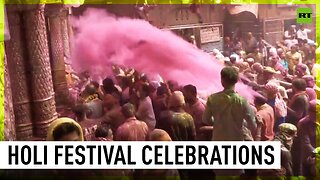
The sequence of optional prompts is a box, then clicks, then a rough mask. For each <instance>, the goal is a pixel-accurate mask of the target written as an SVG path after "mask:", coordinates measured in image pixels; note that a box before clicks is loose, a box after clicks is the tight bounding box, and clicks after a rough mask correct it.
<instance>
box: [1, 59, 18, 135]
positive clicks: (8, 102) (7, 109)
mask: <svg viewBox="0 0 320 180" xmlns="http://www.w3.org/2000/svg"><path fill="white" fill-rule="evenodd" d="M4 139H5V140H6V141H14V140H16V128H15V122H14V112H13V104H12V92H11V83H10V77H9V72H8V66H7V58H6V56H5V55H4Z"/></svg>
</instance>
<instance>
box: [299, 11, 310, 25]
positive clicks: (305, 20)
mask: <svg viewBox="0 0 320 180" xmlns="http://www.w3.org/2000/svg"><path fill="white" fill-rule="evenodd" d="M297 23H299V24H311V23H312V9H311V8H298V9H297Z"/></svg>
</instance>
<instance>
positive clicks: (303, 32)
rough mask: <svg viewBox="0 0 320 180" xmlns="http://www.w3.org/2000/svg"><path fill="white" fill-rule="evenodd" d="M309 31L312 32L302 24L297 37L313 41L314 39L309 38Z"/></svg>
mask: <svg viewBox="0 0 320 180" xmlns="http://www.w3.org/2000/svg"><path fill="white" fill-rule="evenodd" d="M308 33H311V30H310V29H306V28H304V26H303V25H300V28H299V30H298V31H297V38H298V39H300V40H307V42H308V43H312V42H313V41H312V40H310V39H309V38H308Z"/></svg>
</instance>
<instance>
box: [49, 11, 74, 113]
mask: <svg viewBox="0 0 320 180" xmlns="http://www.w3.org/2000/svg"><path fill="white" fill-rule="evenodd" d="M63 10H65V9H64V7H63V5H47V6H46V15H47V17H48V18H47V20H48V31H49V33H48V34H49V42H50V43H49V44H50V55H51V70H52V81H53V88H54V91H55V100H56V107H57V111H58V112H61V110H64V109H66V106H67V105H68V104H69V101H68V97H69V91H68V84H67V79H66V71H65V62H64V39H63V33H62V28H63V26H62V25H63V23H62V22H63V21H64V18H65V17H66V16H63Z"/></svg>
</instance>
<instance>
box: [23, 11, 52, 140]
mask: <svg viewBox="0 0 320 180" xmlns="http://www.w3.org/2000/svg"><path fill="white" fill-rule="evenodd" d="M28 8H29V6H28ZM23 18H24V25H25V26H24V28H25V32H26V42H27V48H28V55H29V65H30V78H31V87H32V89H31V95H32V112H33V125H34V134H35V135H36V136H37V137H46V133H47V129H48V126H49V125H50V123H51V122H52V121H54V120H55V119H56V118H57V113H56V106H55V99H54V91H53V83H52V74H51V67H50V57H49V47H48V39H47V31H46V22H45V17H44V5H36V6H35V8H33V9H31V10H30V9H29V10H26V11H24V12H23Z"/></svg>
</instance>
